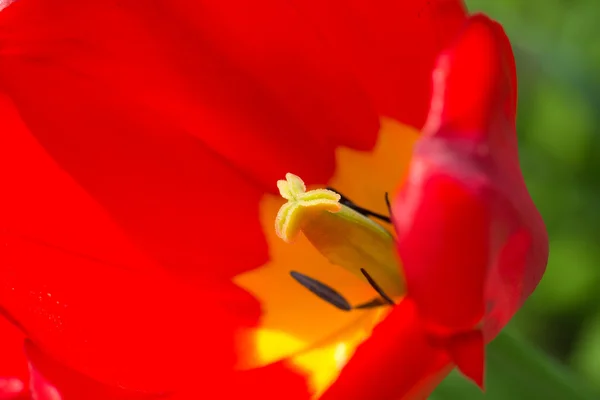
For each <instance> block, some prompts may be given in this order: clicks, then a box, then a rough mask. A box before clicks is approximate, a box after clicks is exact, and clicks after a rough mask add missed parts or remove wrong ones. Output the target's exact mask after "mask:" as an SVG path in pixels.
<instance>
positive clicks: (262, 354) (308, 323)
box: [234, 119, 418, 396]
mask: <svg viewBox="0 0 600 400" xmlns="http://www.w3.org/2000/svg"><path fill="white" fill-rule="evenodd" d="M417 137H418V132H417V131H416V130H415V129H412V128H409V127H406V126H403V125H401V124H398V123H396V122H394V121H392V120H389V119H382V120H381V129H380V134H379V138H378V141H377V144H376V146H375V148H374V149H373V150H372V151H370V152H361V151H356V150H351V149H348V148H338V149H337V150H336V164H337V165H336V171H335V175H334V177H333V178H332V179H331V181H330V182H322V184H321V185H319V186H320V187H321V188H322V187H326V186H329V187H332V188H334V189H336V190H339V191H340V192H341V193H343V194H344V195H346V196H348V197H349V198H350V199H352V201H353V202H354V203H355V204H359V205H360V206H362V207H365V208H367V209H369V210H371V211H374V212H378V213H381V214H387V207H386V203H385V197H384V195H385V193H386V192H389V193H390V194H392V193H394V192H395V190H396V188H397V186H398V185H399V184H400V183H401V182H402V181H403V179H404V177H405V174H406V172H407V168H408V164H409V161H410V157H411V153H412V148H413V145H414V142H415V141H416V139H417ZM309 156H310V155H309ZM286 178H287V177H286ZM282 182H287V185H285V184H278V187H279V190H280V192H281V194H282V195H283V194H284V193H285V194H286V196H288V197H289V198H293V193H297V192H298V191H304V192H306V190H307V188H305V187H304V185H303V184H301V183H300V182H301V181H300V182H298V181H296V180H294V179H293V178H292V182H291V183H290V181H289V180H288V179H286V180H285V181H282ZM286 186H287V187H286ZM309 189H310V188H309ZM286 199H287V197H286ZM288 200H289V199H288ZM285 202H286V201H285V200H284V199H282V198H281V197H279V196H274V195H265V196H264V198H263V200H262V202H261V205H260V218H261V224H262V227H263V231H264V234H265V237H266V240H267V243H268V245H269V252H270V261H269V262H268V263H267V264H265V265H263V266H262V267H260V268H257V269H255V270H252V271H248V272H246V273H244V274H241V275H239V276H237V277H235V278H234V282H235V283H236V284H238V285H239V286H240V287H242V288H244V289H246V290H247V291H248V292H250V293H251V294H252V295H254V296H255V297H256V298H257V299H258V300H259V301H260V302H261V305H262V307H263V315H262V318H261V321H260V326H259V327H258V328H257V329H254V330H252V331H251V332H248V335H250V337H249V338H248V337H246V339H245V340H243V341H241V342H240V343H244V345H245V346H243V345H242V344H240V349H239V351H238V353H239V355H240V359H239V365H238V368H241V369H246V368H253V367H259V366H262V365H267V364H269V363H272V362H275V361H278V360H281V359H287V360H288V361H287V362H288V364H289V365H291V366H294V367H295V368H297V369H298V372H299V373H301V374H303V375H306V376H307V379H308V382H309V384H310V386H311V388H312V389H313V391H314V394H315V396H317V395H318V394H320V393H322V392H323V391H324V390H325V389H326V388H327V387H328V386H329V385H330V384H331V382H333V380H335V378H336V377H337V376H338V374H339V371H340V369H341V368H340V367H341V366H342V365H343V364H344V363H345V362H346V361H347V359H348V358H350V357H351V356H352V354H353V353H354V351H355V349H356V347H357V346H358V345H359V344H360V343H361V342H362V341H364V340H365V339H366V338H368V336H369V335H370V332H371V331H372V329H373V327H374V326H375V325H376V324H377V323H378V322H379V321H380V320H381V318H382V317H384V316H385V315H386V313H387V312H388V311H389V308H382V309H371V310H352V311H350V312H343V311H340V310H338V309H336V308H335V307H333V306H332V305H330V304H328V303H326V302H325V301H323V300H322V299H320V298H318V297H317V296H315V295H314V294H312V293H310V292H309V291H308V290H307V289H306V288H305V287H303V286H301V285H300V284H298V283H297V282H295V281H294V280H293V279H292V278H291V277H290V274H289V273H290V271H292V270H295V271H299V272H301V273H303V274H306V275H308V276H310V277H312V278H314V279H317V280H319V281H321V282H323V283H325V284H327V285H329V286H331V287H333V288H335V289H336V290H337V291H339V292H340V293H341V294H342V295H343V296H344V297H345V298H346V299H347V300H348V301H349V302H350V303H351V304H360V303H363V302H366V301H369V300H372V299H373V298H374V291H373V288H371V287H370V286H369V285H367V284H365V283H364V281H363V280H361V279H359V278H358V277H357V276H356V275H355V274H353V273H351V272H349V271H348V270H346V269H344V268H340V267H338V266H335V265H332V264H331V263H330V261H328V260H327V258H326V257H324V256H323V254H321V252H319V251H318V250H317V249H315V247H314V246H313V244H312V243H310V241H309V240H308V239H307V238H306V237H305V235H303V234H300V235H296V238H295V240H293V242H292V243H291V244H288V243H285V242H284V241H283V240H281V239H280V238H279V237H278V236H277V234H276V232H275V229H274V227H273V221H274V220H275V218H276V216H277V214H278V211H279V210H280V208H281V206H282V205H283V204H284V203H285ZM287 212H289V211H287ZM286 229H290V228H286ZM293 229H295V228H293ZM247 339H251V340H253V341H254V343H255V346H254V348H251V349H249V348H248V346H247V343H248V340H247Z"/></svg>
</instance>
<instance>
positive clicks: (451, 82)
mask: <svg viewBox="0 0 600 400" xmlns="http://www.w3.org/2000/svg"><path fill="white" fill-rule="evenodd" d="M514 76H515V73H514V59H513V56H512V52H511V51H510V45H509V43H508V40H507V38H506V36H505V35H504V32H503V31H502V28H501V27H500V26H499V25H498V24H496V23H494V22H492V21H491V20H489V19H488V18H487V17H484V16H481V15H479V16H474V17H472V18H471V19H470V21H469V24H468V26H467V27H466V29H465V30H464V32H463V33H462V35H461V36H460V39H459V40H458V41H457V42H456V43H455V44H454V45H453V46H452V47H451V48H450V49H449V50H447V51H446V52H445V53H444V54H443V55H442V56H441V57H440V59H439V61H438V65H437V69H436V70H435V72H434V95H433V99H432V105H431V111H430V114H429V118H428V121H427V124H426V128H425V132H424V137H423V138H422V139H421V140H420V141H419V143H418V144H417V147H416V150H415V155H414V159H413V162H412V166H411V171H410V176H409V178H408V181H407V183H406V184H405V185H404V187H403V188H402V190H401V192H400V195H399V196H398V197H397V199H396V202H395V204H394V211H395V212H394V215H395V217H396V221H395V222H396V227H397V230H398V235H399V237H398V249H399V252H400V256H401V258H402V260H403V263H404V269H405V273H406V279H407V286H408V295H409V297H410V298H412V299H413V300H414V301H415V302H416V304H417V307H418V309H419V314H420V316H421V318H422V319H423V321H424V322H425V326H426V329H427V330H428V332H429V334H430V335H432V336H434V337H437V338H444V337H445V338H450V339H451V338H452V336H453V335H464V334H465V332H467V331H469V330H471V329H476V326H477V324H478V322H479V321H480V320H481V318H482V317H483V316H484V313H486V316H487V318H486V319H485V324H484V333H485V339H486V340H487V341H489V340H491V339H492V338H493V336H495V335H496V334H497V333H498V331H499V329H501V328H502V327H503V326H504V325H505V324H506V323H507V322H508V320H509V319H510V317H511V316H512V315H513V314H514V312H515V311H516V310H517V309H518V307H520V305H521V304H522V302H523V301H524V299H525V298H526V297H527V296H528V295H529V294H530V293H531V292H532V291H533V289H534V288H535V286H536V285H537V283H538V282H539V280H540V278H541V276H542V274H543V271H544V269H545V266H546V261H547V256H548V239H547V234H546V230H545V228H544V225H543V222H542V220H541V217H540V215H539V213H538V211H537V210H536V208H535V205H534V204H533V202H532V201H531V198H530V196H529V193H528V191H527V188H526V186H525V184H524V181H523V177H522V175H521V171H520V167H519V164H518V154H517V141H516V135H515V127H514V112H515V109H514V107H515V104H516V102H515V98H516V95H515V92H516V87H515V86H514V85H515V82H516V81H515V79H514ZM445 343H446V345H447V346H450V344H449V342H445ZM449 350H450V351H451V354H452V353H454V351H453V350H452V346H450V348H449ZM480 353H481V352H480V351H474V352H471V351H470V350H469V351H467V352H466V353H463V355H458V354H452V355H453V356H454V361H455V362H458V363H459V365H460V364H461V363H462V364H463V365H466V366H465V370H468V371H470V373H469V374H470V375H471V376H472V377H473V378H475V379H476V380H480V376H479V369H478V368H476V367H474V366H473V365H479V368H481V367H482V358H481V354H480ZM469 354H471V355H470V356H469ZM465 357H467V358H470V359H469V360H467V359H465Z"/></svg>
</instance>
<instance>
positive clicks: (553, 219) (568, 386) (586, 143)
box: [433, 0, 600, 400]
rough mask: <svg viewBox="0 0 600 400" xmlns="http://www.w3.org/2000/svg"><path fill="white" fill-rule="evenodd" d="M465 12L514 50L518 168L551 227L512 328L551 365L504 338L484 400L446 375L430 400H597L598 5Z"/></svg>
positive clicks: (479, 1)
mask: <svg viewBox="0 0 600 400" xmlns="http://www.w3.org/2000/svg"><path fill="white" fill-rule="evenodd" d="M466 3H467V5H468V6H469V9H470V10H471V11H482V12H485V13H486V14H488V15H490V16H491V17H492V18H494V19H496V20H498V21H499V22H500V23H502V25H503V26H504V28H505V30H506V32H507V34H508V36H509V38H510V39H511V42H512V44H513V48H514V50H515V55H516V59H517V68H518V77H519V114H518V126H517V128H518V132H519V142H520V156H521V164H522V167H523V170H524V174H525V178H526V181H527V184H528V187H529V189H530V191H531V194H532V196H533V198H534V201H535V202H536V204H537V205H538V207H539V209H540V211H541V213H542V215H543V216H544V219H545V221H546V224H547V227H548V231H549V234H550V261H549V265H548V270H547V273H546V275H545V276H544V279H543V280H542V282H541V284H540V286H539V288H538V290H537V291H536V292H535V293H534V295H533V296H532V297H531V299H530V300H529V301H528V302H527V304H526V305H525V307H524V308H523V309H522V310H521V311H520V312H519V314H518V315H517V316H516V317H515V320H514V322H513V324H512V328H513V329H514V330H515V331H517V332H519V334H521V335H523V336H524V337H525V339H526V341H527V342H530V343H534V344H535V345H536V346H539V347H541V348H542V349H543V351H544V352H545V353H546V354H547V355H548V356H542V355H541V353H537V352H535V351H531V350H528V349H527V348H526V347H523V346H524V345H522V344H520V343H519V342H518V341H516V340H515V339H511V338H509V337H506V336H504V337H501V338H499V339H498V340H497V341H496V342H495V343H494V344H493V345H492V346H490V354H489V360H488V388H489V391H488V394H487V395H486V396H485V397H483V396H482V395H481V394H479V393H478V391H477V390H476V389H475V388H472V387H471V386H469V385H468V384H467V383H466V382H465V381H464V380H462V378H460V377H458V375H454V374H453V375H452V376H451V377H449V378H448V379H447V380H446V381H445V382H444V384H443V385H442V386H441V387H440V388H439V389H438V391H436V396H435V397H433V399H434V400H443V399H467V400H468V399H479V398H489V399H521V398H522V399H538V398H539V399H558V400H560V399H586V398H590V397H585V396H586V395H588V393H581V391H580V389H581V388H580V386H581V384H580V383H579V382H577V383H576V382H575V380H581V381H582V382H584V383H583V385H589V386H590V387H594V390H595V389H598V390H599V391H600V290H598V289H597V287H599V284H600V246H599V245H598V234H599V233H600V229H599V227H600V179H598V176H597V173H598V171H600V113H599V112H598V110H600V6H599V5H598V1H597V0H466ZM548 357H551V358H556V360H558V363H560V364H562V365H564V368H563V367H562V366H557V365H556V363H555V362H554V361H549V358H548ZM565 369H568V370H570V371H571V372H568V373H567V372H565ZM571 373H572V374H575V375H577V378H572V377H570V376H569V377H567V375H569V374H571ZM565 374H566V375H565ZM595 398H600V395H597V396H596V397H595Z"/></svg>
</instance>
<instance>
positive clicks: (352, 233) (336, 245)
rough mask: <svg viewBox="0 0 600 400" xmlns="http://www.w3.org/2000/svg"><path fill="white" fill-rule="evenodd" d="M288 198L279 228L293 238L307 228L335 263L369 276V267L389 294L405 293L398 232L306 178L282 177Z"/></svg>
mask: <svg viewBox="0 0 600 400" xmlns="http://www.w3.org/2000/svg"><path fill="white" fill-rule="evenodd" d="M277 187H278V188H279V192H280V194H281V196H282V197H283V198H284V199H286V200H287V202H286V203H285V204H284V205H283V206H281V208H280V209H279V212H278V213H277V217H276V219H275V231H276V232H277V235H278V236H279V237H280V238H281V239H283V240H284V241H285V242H291V241H292V240H293V239H294V238H295V237H296V236H297V235H298V234H299V233H300V231H302V232H303V233H304V235H305V236H306V238H307V239H308V240H309V241H310V242H311V244H312V245H313V246H314V247H315V248H316V249H317V250H318V251H319V252H320V253H321V254H323V255H324V256H325V257H326V258H327V259H328V260H329V261H330V262H331V263H332V264H335V265H338V266H340V267H343V268H345V269H347V270H349V271H351V272H352V273H354V274H355V275H356V276H358V277H360V278H361V279H362V280H364V281H366V279H365V277H364V275H363V273H362V272H361V268H363V269H365V270H366V271H367V272H368V273H369V275H371V277H373V279H374V280H375V282H377V284H378V285H379V286H380V287H381V289H383V291H384V292H385V293H386V294H387V295H388V296H393V297H396V296H402V295H403V294H404V279H403V277H402V275H401V272H400V268H399V263H398V259H397V256H396V250H395V241H394V237H393V236H392V235H391V234H390V233H389V232H388V231H387V230H386V229H385V228H383V227H382V226H381V225H379V224H378V223H376V222H374V221H373V220H371V219H369V218H368V217H366V216H364V215H362V214H360V213H358V212H356V211H354V210H353V209H351V208H350V207H347V206H345V205H342V204H340V195H339V194H338V193H335V192H333V191H331V190H327V189H315V190H309V191H307V190H306V186H305V185H304V182H303V181H302V179H300V178H299V177H298V176H296V175H293V174H290V173H288V174H286V180H280V181H278V182H277Z"/></svg>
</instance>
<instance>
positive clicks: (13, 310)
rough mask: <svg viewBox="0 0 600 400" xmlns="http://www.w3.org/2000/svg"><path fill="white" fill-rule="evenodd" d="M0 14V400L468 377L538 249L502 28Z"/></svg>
mask: <svg viewBox="0 0 600 400" xmlns="http://www.w3.org/2000/svg"><path fill="white" fill-rule="evenodd" d="M8 3H10V4H8ZM0 4H2V6H0V7H1V8H3V9H2V10H1V11H0V117H1V118H0V132H1V134H0V153H1V154H0V170H2V171H3V172H2V174H0V187H2V195H1V196H0V244H1V245H0V311H1V312H2V318H3V321H2V325H0V329H1V332H2V334H1V335H0V338H2V339H3V340H2V344H1V345H2V349H4V350H3V354H4V353H6V354H10V357H7V358H4V357H3V358H2V359H0V376H1V377H2V379H0V399H8V398H18V397H17V396H21V398H27V396H32V398H36V399H46V400H47V399H62V400H81V399H87V400H99V399H104V400H107V399H110V400H113V399H127V400H133V399H170V400H177V399H179V400H185V399H196V398H215V399H216V398H219V399H226V398H262V399H280V398H285V399H317V398H320V399H325V400H327V399H344V400H348V399H381V400H385V399H394V400H397V399H423V398H425V397H426V396H427V395H428V394H429V393H430V392H431V390H433V388H434V387H435V386H436V384H437V383H439V382H440V381H441V380H442V379H443V378H444V376H445V375H446V374H447V373H448V372H449V371H450V370H451V369H452V368H454V367H458V369H459V370H460V371H461V372H463V373H464V374H465V375H466V376H467V377H468V378H470V379H472V380H473V381H474V382H475V383H477V384H479V385H480V386H483V381H484V379H483V377H484V356H485V344H486V343H488V342H489V341H490V340H492V339H493V338H494V337H495V336H496V335H497V334H498V332H499V331H500V330H501V329H502V327H503V326H504V325H505V324H506V323H507V322H508V320H509V319H510V318H511V316H512V315H513V314H514V313H515V312H516V311H517V310H518V309H519V307H520V306H521V305H522V303H523V301H524V300H525V299H526V298H527V297H528V296H529V294H531V292H532V291H533V290H534V288H535V286H536V284H537V283H538V282H539V280H540V278H541V276H542V274H543V271H544V268H545V265H546V259H547V252H548V247H547V246H548V245H547V236H546V231H545V228H544V225H543V222H542V220H541V217H540V215H539V213H538V212H537V210H536V208H535V206H534V204H533V202H532V201H531V199H530V197H529V194H528V192H527V189H526V186H525V184H524V181H523V178H522V175H521V171H520V167H519V163H518V155H517V139H516V132H515V113H516V78H515V75H516V74H515V66H514V60H513V55H512V51H511V47H510V44H509V42H508V40H507V38H506V36H505V34H504V32H503V30H502V28H501V27H500V26H499V25H498V24H497V23H495V22H493V21H491V20H490V19H488V18H487V17H485V16H483V15H472V16H470V15H468V14H467V12H466V10H465V9H464V6H463V4H462V2H460V1H458V0H437V1H435V0H432V1H425V0H414V1H401V0H395V1H388V0H370V1H366V0H364V1H363V0H358V1H352V2H348V1H338V0H322V1H318V2H317V1H311V0H307V1H274V0H257V1H252V2H242V1H234V0H231V1H230V0H222V1H201V0H200V1H192V0H189V1H186V0H170V1H163V0H156V1H136V0H124V1H116V0H106V1H96V2H86V1H81V0H61V1H52V2H50V1H45V0H16V1H13V2H0ZM5 333H6V334H5ZM4 339H6V340H4ZM11 385H12V386H11ZM11 396H12V397H11Z"/></svg>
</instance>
